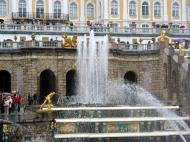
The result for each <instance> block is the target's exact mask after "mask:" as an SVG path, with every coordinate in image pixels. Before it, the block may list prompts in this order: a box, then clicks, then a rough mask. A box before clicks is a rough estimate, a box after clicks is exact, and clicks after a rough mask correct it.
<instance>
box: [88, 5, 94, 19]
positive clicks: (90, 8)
mask: <svg viewBox="0 0 190 142" xmlns="http://www.w3.org/2000/svg"><path fill="white" fill-rule="evenodd" d="M87 18H94V5H93V4H91V3H89V4H88V5H87Z"/></svg>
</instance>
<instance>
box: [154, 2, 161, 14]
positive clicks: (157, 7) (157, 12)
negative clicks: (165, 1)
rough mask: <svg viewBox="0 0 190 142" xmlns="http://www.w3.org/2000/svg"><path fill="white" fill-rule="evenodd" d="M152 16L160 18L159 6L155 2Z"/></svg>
mask: <svg viewBox="0 0 190 142" xmlns="http://www.w3.org/2000/svg"><path fill="white" fill-rule="evenodd" d="M154 16H155V17H160V16H161V4H160V3H159V2H156V3H155V4H154Z"/></svg>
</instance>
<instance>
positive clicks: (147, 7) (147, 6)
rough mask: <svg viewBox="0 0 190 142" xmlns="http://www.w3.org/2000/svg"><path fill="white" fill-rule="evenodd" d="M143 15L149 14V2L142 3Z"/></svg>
mask: <svg viewBox="0 0 190 142" xmlns="http://www.w3.org/2000/svg"><path fill="white" fill-rule="evenodd" d="M142 16H149V5H148V3H147V2H143V4H142Z"/></svg>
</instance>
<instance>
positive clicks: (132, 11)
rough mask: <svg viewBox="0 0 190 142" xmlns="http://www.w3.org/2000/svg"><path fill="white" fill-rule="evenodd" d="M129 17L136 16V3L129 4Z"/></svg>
mask: <svg viewBox="0 0 190 142" xmlns="http://www.w3.org/2000/svg"><path fill="white" fill-rule="evenodd" d="M129 16H136V2H135V1H130V2H129Z"/></svg>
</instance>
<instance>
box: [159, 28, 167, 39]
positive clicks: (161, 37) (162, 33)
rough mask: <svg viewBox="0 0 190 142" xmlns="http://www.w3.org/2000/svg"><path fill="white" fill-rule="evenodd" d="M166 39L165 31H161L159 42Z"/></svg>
mask: <svg viewBox="0 0 190 142" xmlns="http://www.w3.org/2000/svg"><path fill="white" fill-rule="evenodd" d="M165 39H166V31H165V30H162V31H161V33H160V41H165Z"/></svg>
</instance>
